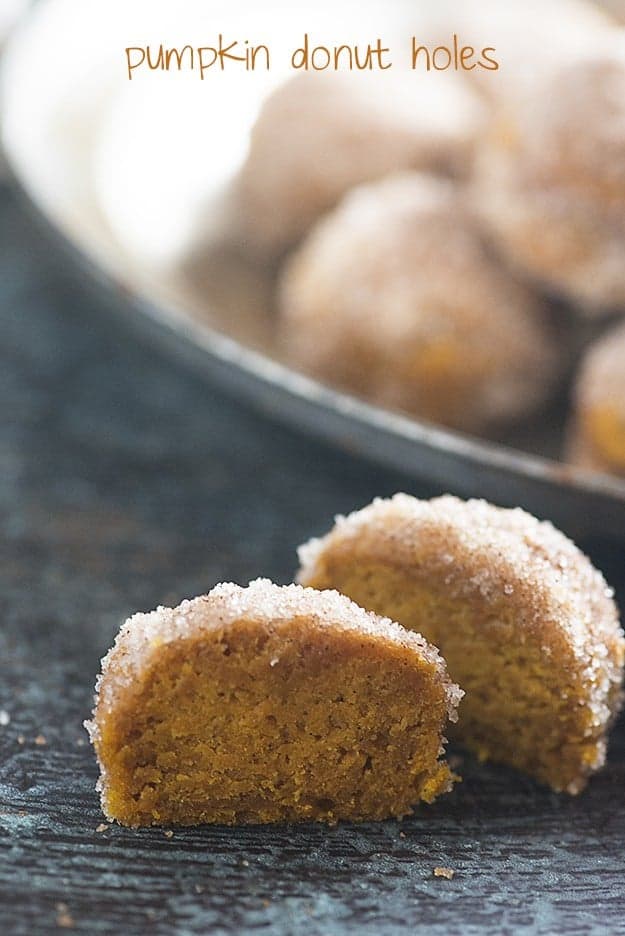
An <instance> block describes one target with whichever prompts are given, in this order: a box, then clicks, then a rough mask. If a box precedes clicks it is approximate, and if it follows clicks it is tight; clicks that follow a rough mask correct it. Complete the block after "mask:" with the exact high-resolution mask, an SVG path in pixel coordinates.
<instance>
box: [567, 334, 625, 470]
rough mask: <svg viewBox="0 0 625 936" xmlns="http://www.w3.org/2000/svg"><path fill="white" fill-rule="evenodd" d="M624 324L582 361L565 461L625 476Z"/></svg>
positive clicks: (599, 340) (594, 345) (591, 349)
mask: <svg viewBox="0 0 625 936" xmlns="http://www.w3.org/2000/svg"><path fill="white" fill-rule="evenodd" d="M624 361H625V324H623V323H621V324H619V325H617V326H616V327H615V328H612V329H610V331H608V332H607V333H606V334H604V335H603V336H602V337H601V338H599V339H598V340H597V341H595V342H594V343H593V344H592V345H591V346H590V347H589V349H588V350H587V351H586V354H585V355H584V358H583V360H582V363H581V366H580V369H579V373H578V375H577V379H576V381H575V389H574V411H573V414H572V417H571V421H570V425H569V445H568V458H569V461H571V462H573V463H574V464H577V465H579V466H580V467H584V468H591V469H595V470H597V471H604V472H611V473H613V474H620V475H622V474H625V367H624V366H623V362H624Z"/></svg>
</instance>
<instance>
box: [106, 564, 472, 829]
mask: <svg viewBox="0 0 625 936" xmlns="http://www.w3.org/2000/svg"><path fill="white" fill-rule="evenodd" d="M378 683H379V685H378ZM461 695H462V693H461V692H460V690H459V689H458V687H457V686H455V685H453V684H452V683H451V682H450V680H449V679H448V677H447V674H446V669H445V664H444V662H443V660H442V659H441V657H440V656H439V654H438V653H437V652H436V650H435V649H434V648H433V647H431V646H430V645H429V644H428V643H427V642H426V641H425V640H424V639H423V638H422V637H420V636H419V635H417V634H409V633H407V632H406V631H404V629H403V628H401V627H399V626H398V625H396V624H393V623H392V622H390V621H387V620H383V619H381V618H378V617H376V616H375V615H372V614H370V613H368V612H366V611H363V610H362V609H361V608H358V607H357V606H356V605H355V604H353V602H351V601H349V599H347V598H345V597H344V596H342V595H338V594H336V593H333V592H323V593H322V592H318V591H315V590H312V589H304V588H301V587H299V586H295V585H292V586H285V587H279V586H276V585H273V584H272V583H270V582H268V581H262V580H258V581H256V582H253V583H251V584H250V585H249V586H248V587H247V588H240V587H239V586H235V585H230V584H223V585H219V586H217V587H216V588H214V589H213V591H212V592H210V593H209V594H208V595H205V596H202V597H200V598H196V599H193V600H192V601H185V602H183V603H182V604H181V605H180V606H179V607H178V608H174V609H169V608H159V609H158V610H157V611H154V612H152V613H151V614H138V615H135V616H134V617H132V618H131V619H130V620H129V621H128V622H127V623H126V624H125V625H124V626H123V628H122V629H121V631H120V634H119V635H118V637H117V639H116V642H115V645H114V647H113V648H112V649H111V650H110V651H109V653H108V654H107V656H106V657H105V659H104V660H103V662H102V675H101V676H100V678H99V679H98V683H97V697H96V706H95V710H94V717H93V720H92V722H90V723H89V725H88V728H89V731H90V735H91V738H92V741H93V743H94V745H95V748H96V752H97V755H98V759H99V763H100V767H101V779H100V784H99V787H100V790H101V793H102V804H103V809H104V811H105V812H106V814H107V815H108V816H109V817H110V818H116V819H118V820H119V821H121V822H123V823H125V824H130V825H145V824H150V823H155V822H160V823H163V822H177V823H183V824H184V823H194V822H199V821H203V822H215V821H220V822H228V823H236V822H271V821H280V820H297V819H319V820H322V821H328V822H335V821H337V820H338V819H341V818H347V819H354V820H358V819H367V818H383V817H385V816H389V815H397V816H400V815H402V814H406V813H407V812H409V811H410V807H411V805H413V804H414V803H415V802H418V801H419V799H425V800H428V801H429V800H431V799H434V798H435V797H436V796H437V795H438V794H439V793H441V792H445V791H446V790H447V789H449V787H450V784H451V779H452V777H451V774H450V772H449V770H448V768H447V765H446V764H445V763H444V761H442V760H439V755H440V753H441V751H442V745H443V743H444V738H443V730H444V726H445V723H446V721H447V719H455V717H456V707H457V704H458V701H459V699H460V697H461ZM394 699H395V700H396V701H397V705H396V706H395V708H394V707H393V700H394ZM198 706H199V708H198ZM395 716H396V717H395ZM417 722H418V724H417ZM411 725H412V731H411V730H410V727H411ZM419 725H420V726H421V727H420V728H419ZM426 726H427V727H426ZM400 765H403V766H402V767H401V769H399V768H400ZM393 768H394V771H395V773H396V774H397V779H396V780H392V779H391V777H389V776H388V771H389V770H391V773H393ZM402 771H403V776H402ZM177 777H180V780H179V782H178V780H177ZM382 779H383V781H384V782H383V785H380V786H379V787H378V786H377V785H378V784H381V782H382Z"/></svg>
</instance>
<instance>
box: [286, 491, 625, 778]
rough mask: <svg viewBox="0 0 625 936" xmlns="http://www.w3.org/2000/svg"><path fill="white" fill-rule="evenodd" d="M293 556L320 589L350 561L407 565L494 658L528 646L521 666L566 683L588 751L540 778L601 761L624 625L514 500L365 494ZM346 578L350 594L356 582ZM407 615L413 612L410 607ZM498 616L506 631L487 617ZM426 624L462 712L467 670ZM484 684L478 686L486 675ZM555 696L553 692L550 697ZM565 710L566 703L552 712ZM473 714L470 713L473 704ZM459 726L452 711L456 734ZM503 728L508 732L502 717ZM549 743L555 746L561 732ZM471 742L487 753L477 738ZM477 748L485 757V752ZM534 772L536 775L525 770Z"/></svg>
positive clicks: (411, 581) (338, 583) (587, 571)
mask: <svg viewBox="0 0 625 936" xmlns="http://www.w3.org/2000/svg"><path fill="white" fill-rule="evenodd" d="M300 561H301V569H300V573H299V580H300V581H301V582H303V583H304V584H308V585H314V586H316V587H321V588H323V587H339V588H341V587H343V582H344V581H350V582H351V583H354V582H356V583H357V582H358V576H359V572H358V569H359V568H360V569H361V570H364V569H365V568H366V569H369V570H371V569H376V568H378V569H379V568H386V569H387V570H400V571H401V572H402V573H405V575H406V581H407V582H408V585H407V587H408V588H415V590H417V589H420V590H421V591H420V594H421V596H422V597H423V590H424V589H425V590H431V591H433V592H434V593H436V594H437V595H438V596H439V600H440V601H443V602H448V604H445V607H447V608H448V610H449V609H451V611H450V612H449V613H456V611H455V610H454V609H456V610H457V609H460V610H462V609H466V608H468V609H470V611H469V612H468V613H469V616H470V617H472V618H474V620H475V622H476V623H475V625H474V626H475V628H476V634H477V637H478V638H479V639H484V646H485V651H486V652H488V649H489V640H492V641H493V643H492V647H493V648H494V647H495V643H497V652H498V653H499V654H500V655H501V656H505V654H506V647H507V644H508V643H509V646H510V650H511V651H512V650H513V648H514V647H515V646H517V645H519V644H523V645H524V646H525V645H526V646H527V647H528V648H529V650H531V653H532V654H533V655H532V661H533V662H532V666H534V667H535V669H536V671H538V670H541V671H542V670H544V675H543V676H541V677H540V679H542V681H543V683H544V682H545V681H549V680H553V687H552V689H553V691H554V693H556V695H557V685H558V684H559V683H560V684H561V687H562V688H564V687H565V685H566V687H569V686H570V687H573V688H571V689H570V691H571V692H574V693H576V694H577V698H576V699H571V701H570V709H571V710H572V711H575V706H578V707H579V708H580V714H581V709H583V710H584V713H585V714H584V718H585V722H584V727H580V728H579V731H580V732H581V734H582V735H584V733H585V732H587V733H588V736H589V737H590V736H591V735H593V736H594V737H595V739H596V745H595V746H596V750H595V753H594V754H592V755H591V754H589V751H588V749H587V748H586V747H585V748H584V753H583V758H586V759H587V760H589V761H592V763H590V762H589V763H581V762H580V763H577V764H576V763H575V761H574V759H573V761H572V766H571V775H570V776H569V777H568V779H567V782H566V783H562V781H561V779H558V776H559V774H558V769H557V764H555V769H554V773H553V775H551V774H550V768H549V766H548V765H547V766H544V768H542V779H547V781H548V782H551V783H552V785H554V786H556V787H558V786H559V787H560V788H562V786H565V787H568V788H569V790H571V791H576V790H577V789H579V788H581V786H583V783H584V778H585V776H586V775H587V774H588V773H589V772H590V770H591V769H594V767H596V766H599V765H600V763H601V762H602V760H603V751H604V747H605V732H606V730H607V727H608V725H609V724H610V722H611V720H612V718H613V716H614V713H615V711H616V710H617V709H618V707H619V705H620V698H621V696H620V685H621V681H622V673H623V655H624V641H623V634H622V631H621V628H620V625H619V620H618V613H617V610H616V606H615V604H614V601H613V597H612V591H611V589H609V588H608V586H607V585H606V582H605V580H604V578H603V576H602V575H601V574H600V573H599V572H598V571H597V570H595V569H594V568H593V567H592V565H591V563H590V562H589V560H588V559H587V558H586V557H585V556H584V555H583V554H582V553H581V552H580V551H579V550H578V549H577V547H576V546H575V545H574V544H573V543H572V542H571V541H570V540H568V539H567V538H566V537H565V536H564V535H563V534H562V533H560V532H559V531H557V530H556V529H555V528H554V527H553V526H551V524H549V523H541V522H539V521H538V520H536V519H535V518H534V517H531V516H530V515H529V514H527V513H525V512H524V511H522V510H518V509H517V510H503V509H500V508H497V507H493V506H492V505H489V504H487V503H485V502H483V501H468V502H463V501H460V500H458V499H457V498H454V497H449V496H447V497H441V498H435V499H434V500H432V501H419V500H417V499H415V498H413V497H410V496H408V495H404V494H398V495H396V496H395V497H394V498H392V499H391V500H376V501H374V502H373V504H371V505H370V506H368V507H366V508H364V509H363V510H361V511H357V512H356V513H354V514H352V515H351V516H350V517H347V518H338V519H337V523H336V526H335V527H334V529H333V530H332V531H331V532H330V533H329V534H328V535H327V536H326V537H324V538H323V539H320V540H313V541H312V542H310V543H309V544H307V545H305V546H303V547H302V548H301V550H300ZM348 570H351V571H348ZM372 574H373V573H372ZM390 575H391V572H390V571H389V576H390ZM353 587H355V588H356V591H357V592H358V585H356V586H353ZM345 590H346V593H347V594H350V596H351V597H353V598H354V599H355V600H358V601H359V602H360V603H361V604H363V606H368V607H371V608H372V609H375V610H376V611H378V613H384V608H381V607H375V608H374V606H373V605H371V604H368V605H367V602H366V601H365V600H364V598H363V594H364V592H363V593H360V592H359V593H357V594H354V593H353V592H352V591H349V590H347V589H345ZM396 616H397V618H398V619H399V620H400V621H401V623H403V624H407V621H406V620H403V619H402V618H401V617H400V615H399V614H397V615H396ZM413 621H416V622H417V623H418V622H419V613H418V609H417V610H416V611H415V612H414V617H413ZM503 621H505V622H506V629H505V633H504V631H503V626H502V624H501V623H498V622H503ZM407 626H408V625H407ZM429 626H430V628H431V626H432V624H431V622H430V624H429ZM436 628H437V633H436V636H435V635H434V634H433V633H431V632H429V630H428V626H424V627H423V632H424V633H425V634H426V636H428V637H429V638H430V639H436V642H437V643H438V645H439V646H441V648H442V652H443V653H444V654H445V656H446V657H447V660H448V663H449V666H450V671H451V675H452V677H453V678H455V679H458V680H459V681H460V682H461V683H462V684H463V686H464V687H465V688H466V689H467V692H468V695H467V702H466V703H465V706H464V707H463V709H464V710H465V711H466V707H467V706H468V705H469V704H470V703H471V704H472V697H471V693H470V692H469V686H468V684H467V678H468V676H467V674H466V673H462V674H461V673H460V672H459V671H454V668H453V666H452V662H451V658H450V657H449V656H448V651H447V647H446V642H445V634H446V629H445V622H444V621H439V622H438V623H437V624H436ZM460 650H462V648H460ZM529 650H528V652H529ZM460 665H462V659H461V662H460ZM527 665H528V666H529V663H528V664H527ZM469 675H470V674H469ZM521 678H522V673H521ZM484 691H486V692H488V691H489V688H488V685H487V684H486V685H485V686H484ZM567 691H569V690H568V688H567ZM473 698H475V696H474V697H473ZM557 701H558V700H557V699H556V697H555V696H554V705H555V704H556V703H557ZM564 715H566V711H563V712H562V713H561V716H560V715H559V716H558V717H564ZM475 717H476V718H477V719H479V706H478V710H477V712H476V714H475ZM462 728H463V726H462V720H461V723H460V725H459V732H460V734H462ZM575 730H576V731H577V730H578V729H577V728H576V729H575ZM510 731H514V727H513V726H511V727H510ZM560 743H561V744H565V743H566V738H562V739H561V742H560ZM580 744H581V742H580ZM480 748H481V750H482V751H483V752H484V751H486V750H487V745H486V743H482V744H481V745H480ZM580 750H581V747H580ZM488 755H489V756H495V757H496V752H492V751H490V752H488ZM572 757H573V755H572ZM580 758H582V755H581V754H580ZM533 772H534V773H538V771H537V770H536V769H534V771H533Z"/></svg>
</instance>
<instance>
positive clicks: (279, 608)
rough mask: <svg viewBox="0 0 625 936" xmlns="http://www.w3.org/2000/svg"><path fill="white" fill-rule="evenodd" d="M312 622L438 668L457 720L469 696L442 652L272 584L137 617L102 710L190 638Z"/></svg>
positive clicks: (361, 615) (101, 681)
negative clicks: (243, 625)
mask: <svg viewBox="0 0 625 936" xmlns="http://www.w3.org/2000/svg"><path fill="white" fill-rule="evenodd" d="M302 617H306V618H308V619H310V621H311V624H312V626H314V627H316V628H326V629H328V630H334V631H338V632H340V631H351V632H355V633H357V634H360V635H362V636H363V638H366V639H368V640H371V641H377V642H379V644H380V646H381V647H383V646H389V645H395V646H400V647H403V648H405V649H406V650H409V651H411V652H413V653H414V654H415V656H417V657H418V658H419V659H422V660H426V661H427V662H428V663H429V664H431V665H432V666H433V667H434V670H435V674H436V679H437V680H440V681H441V683H442V684H443V685H444V686H445V692H446V698H447V710H448V716H449V718H450V720H453V721H455V720H456V718H457V712H456V709H457V706H458V703H459V701H460V699H461V698H462V695H463V693H462V691H461V690H460V689H459V687H458V686H456V685H455V684H453V683H452V682H451V681H450V680H449V677H448V676H447V672H446V667H445V662H444V660H443V659H442V657H441V656H440V654H439V653H438V652H437V650H436V648H435V647H433V646H432V645H431V644H429V643H428V642H427V641H426V640H425V638H424V637H422V636H421V635H420V634H415V633H411V632H409V631H406V630H405V629H404V628H403V627H400V626H399V624H396V623H394V622H393V621H390V620H388V619H387V618H381V617H379V616H378V615H375V614H372V613H371V612H368V611H365V610H363V609H362V608H360V607H358V605H357V604H355V603H354V602H353V601H351V600H350V599H349V598H346V597H345V596H344V595H340V594H339V593H338V592H336V591H331V590H327V591H317V590H316V589H313V588H303V587H302V586H301V585H284V586H279V585H275V584H273V583H272V582H271V581H269V580H268V579H256V580H255V581H253V582H250V584H249V585H248V586H247V587H242V586H240V585H235V584H232V583H222V584H219V585H216V586H215V587H214V588H213V589H212V590H211V591H210V592H209V593H208V594H207V595H202V596H200V597H198V598H192V599H187V600H185V601H183V602H182V603H181V604H180V605H178V607H176V608H166V607H162V606H161V607H159V608H157V609H156V610H155V611H151V612H149V613H138V614H134V615H133V616H132V617H130V618H129V619H128V620H127V621H126V622H125V624H124V625H123V626H122V628H121V629H120V631H119V633H118V635H117V637H116V638H115V643H114V645H113V647H112V648H111V649H110V650H109V652H108V653H107V654H106V656H105V657H104V658H103V660H102V671H101V675H100V676H99V677H98V679H97V682H96V704H97V706H98V708H99V707H100V706H104V708H105V709H108V710H109V711H111V710H113V709H114V708H115V707H116V705H117V703H118V700H119V699H120V697H123V696H124V695H125V694H126V693H127V692H128V690H129V689H130V688H131V687H132V686H133V685H134V684H135V683H136V681H137V679H138V677H139V675H140V674H141V673H142V672H144V671H146V670H147V669H149V668H150V666H151V665H152V662H153V660H154V659H156V658H158V655H159V653H160V652H161V649H162V647H163V646H164V645H166V644H172V643H177V642H179V641H184V640H185V639H188V638H195V639H197V638H198V637H201V635H203V634H205V635H206V636H207V637H210V634H211V632H218V631H222V630H223V629H224V628H228V626H230V625H233V624H236V622H237V621H241V620H251V621H253V622H255V623H257V624H258V627H259V629H267V630H269V629H271V630H272V631H276V630H279V631H280V632H281V633H284V634H285V636H288V631H289V626H290V625H291V624H292V622H293V621H294V620H295V619H301V618H302ZM86 727H87V728H88V730H89V733H90V736H91V738H92V740H93V739H94V738H95V737H96V736H97V732H98V727H97V723H96V721H91V722H88V723H86Z"/></svg>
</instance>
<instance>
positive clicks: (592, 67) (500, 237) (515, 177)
mask: <svg viewBox="0 0 625 936" xmlns="http://www.w3.org/2000/svg"><path fill="white" fill-rule="evenodd" d="M476 166H477V168H476V178H477V182H476V185H475V204H476V206H477V207H478V209H479V211H480V214H481V216H482V218H483V220H484V221H485V223H486V225H487V226H488V227H489V228H490V230H491V232H492V234H493V235H494V237H496V242H497V246H498V248H499V249H502V250H503V252H504V254H505V255H506V257H507V258H508V260H509V261H510V262H511V263H512V264H513V265H514V266H515V267H517V268H518V269H519V270H521V271H523V272H525V273H526V274H529V275H531V276H534V277H535V278H537V279H538V280H540V281H542V282H543V283H545V284H546V285H547V286H549V287H550V288H551V289H552V290H555V291H557V292H561V293H563V294H564V295H566V296H567V297H568V298H570V299H572V300H573V301H575V302H577V303H579V304H580V308H581V309H582V310H583V311H586V312H587V313H588V314H592V315H596V314H598V313H599V312H601V311H602V310H604V309H606V308H608V309H609V308H611V307H614V306H618V305H621V304H622V303H623V302H625V268H624V266H623V263H622V256H623V251H624V250H625V36H624V35H623V34H622V33H621V32H620V31H616V30H614V31H610V32H607V31H606V32H604V33H602V34H601V35H599V36H597V37H595V41H594V42H593V43H592V45H591V47H590V51H589V49H588V48H586V49H583V50H578V52H577V54H576V55H572V56H569V57H567V58H566V59H565V61H561V60H560V59H559V58H556V60H555V62H554V63H552V68H551V69H550V70H548V71H547V72H546V73H545V74H544V75H541V83H540V86H539V87H538V88H536V87H533V86H532V87H531V88H530V89H526V91H525V93H522V94H520V95H519V96H518V97H515V96H514V95H512V96H511V97H510V98H509V99H508V100H507V101H506V102H504V103H503V104H502V107H501V111H500V113H499V116H498V119H497V120H496V121H495V122H494V128H493V131H492V132H491V133H489V134H487V135H485V138H484V145H483V146H481V147H480V150H479V153H478V158H477V161H476Z"/></svg>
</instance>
